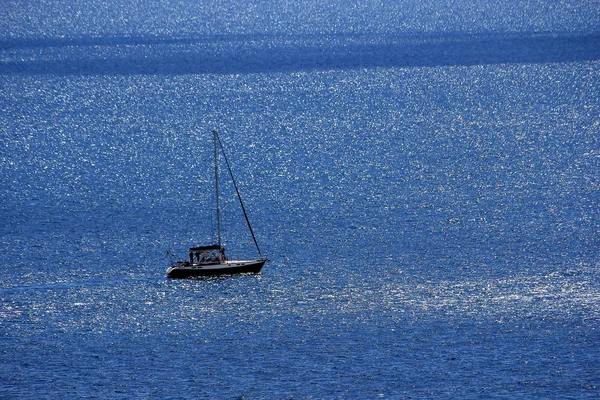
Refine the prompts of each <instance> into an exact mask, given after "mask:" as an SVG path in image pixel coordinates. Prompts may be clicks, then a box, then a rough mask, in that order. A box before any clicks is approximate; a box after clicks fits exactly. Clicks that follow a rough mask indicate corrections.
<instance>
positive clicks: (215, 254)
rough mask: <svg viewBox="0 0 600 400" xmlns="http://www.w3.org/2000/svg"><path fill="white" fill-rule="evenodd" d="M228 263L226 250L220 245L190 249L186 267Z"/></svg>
mask: <svg viewBox="0 0 600 400" xmlns="http://www.w3.org/2000/svg"><path fill="white" fill-rule="evenodd" d="M225 261H227V257H226V256H225V248H223V247H221V246H219V245H216V244H215V245H211V246H199V247H190V250H189V261H185V262H184V264H186V265H205V264H223V263H224V262H225Z"/></svg>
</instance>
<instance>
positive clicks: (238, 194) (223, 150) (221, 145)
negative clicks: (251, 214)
mask: <svg viewBox="0 0 600 400" xmlns="http://www.w3.org/2000/svg"><path fill="white" fill-rule="evenodd" d="M214 133H215V137H216V138H217V141H218V142H219V147H221V152H222V153H223V158H224V159H225V164H227V169H228V170H229V176H231V181H232V182H233V187H234V188H235V192H236V193H237V196H238V200H239V201H240V205H241V206H242V211H243V212H244V217H245V218H246V223H247V224H248V228H250V233H251V234H252V239H253V240H254V245H255V246H256V250H258V254H259V255H260V256H261V257H262V252H261V251H260V247H258V242H257V241H256V236H254V231H253V230H252V225H250V220H249V219H248V214H247V213H246V208H245V207H244V202H243V201H242V196H241V195H240V191H239V190H238V187H237V184H236V183H235V179H234V177H233V172H231V167H230V166H229V160H228V159H227V154H225V148H224V147H223V143H221V138H220V137H219V135H218V134H217V131H216V130H215V132H214Z"/></svg>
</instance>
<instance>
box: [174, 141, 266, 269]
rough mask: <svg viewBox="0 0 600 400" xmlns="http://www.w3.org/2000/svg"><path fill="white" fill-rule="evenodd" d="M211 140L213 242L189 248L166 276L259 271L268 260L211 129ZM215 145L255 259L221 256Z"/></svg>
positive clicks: (221, 148)
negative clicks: (213, 196) (213, 198)
mask: <svg viewBox="0 0 600 400" xmlns="http://www.w3.org/2000/svg"><path fill="white" fill-rule="evenodd" d="M213 142H214V167H215V196H216V214H217V243H216V244H211V245H207V246H194V247H190V248H189V260H185V261H177V262H175V263H174V264H173V265H171V266H170V267H169V268H167V271H166V272H167V277H168V278H190V277H197V276H213V275H229V274H241V273H259V272H260V270H261V269H262V267H263V266H264V265H265V263H266V262H267V261H268V260H267V258H265V257H264V256H263V255H262V253H261V251H260V248H259V247H258V242H257V241H256V236H255V235H254V231H253V230H252V226H251V225H250V220H249V219H248V214H247V213H246V209H245V207H244V203H243V202H242V197H241V196H240V191H239V190H238V187H237V184H236V183H235V179H234V177H233V173H232V171H231V167H230V165H229V161H228V160H227V155H226V154H225V149H224V148H223V144H222V143H221V139H220V138H219V135H218V134H217V131H216V129H215V130H213ZM217 146H218V148H219V149H220V150H221V154H223V158H224V159H225V164H226V165H227V169H228V171H229V175H230V176H231V181H232V182H233V186H234V188H235V192H236V194H237V197H238V200H239V202H240V205H241V209H242V211H243V213H244V217H245V218H246V224H247V225H248V228H249V230H250V233H251V234H252V239H253V240H254V244H255V245H256V249H257V250H258V254H259V258H258V259H254V260H228V259H227V257H226V255H225V248H224V247H223V246H222V243H221V212H220V208H219V163H218V151H217V150H218V148H217Z"/></svg>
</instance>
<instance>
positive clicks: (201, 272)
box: [167, 260, 267, 279]
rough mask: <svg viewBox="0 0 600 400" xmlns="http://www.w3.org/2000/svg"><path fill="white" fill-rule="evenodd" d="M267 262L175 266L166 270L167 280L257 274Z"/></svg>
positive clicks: (252, 261) (248, 261) (245, 261)
mask: <svg viewBox="0 0 600 400" xmlns="http://www.w3.org/2000/svg"><path fill="white" fill-rule="evenodd" d="M266 262H267V260H244V261H227V262H224V263H220V264H217V263H215V264H194V265H183V264H176V265H172V266H170V267H169V268H167V278H173V279H179V278H193V277H198V276H218V275H233V274H256V273H259V272H260V270H261V269H262V267H263V265H265V263H266Z"/></svg>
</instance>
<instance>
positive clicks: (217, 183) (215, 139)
mask: <svg viewBox="0 0 600 400" xmlns="http://www.w3.org/2000/svg"><path fill="white" fill-rule="evenodd" d="M213 142H214V157H215V196H216V199H217V244H218V245H219V248H220V247H221V210H220V208H219V163H218V161H217V130H216V129H213Z"/></svg>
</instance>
